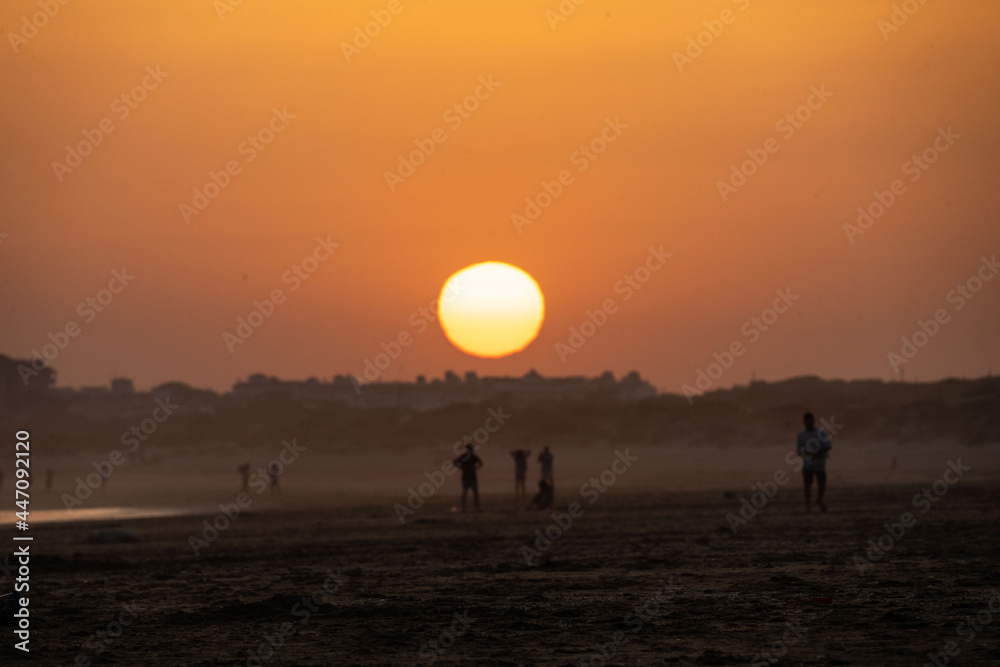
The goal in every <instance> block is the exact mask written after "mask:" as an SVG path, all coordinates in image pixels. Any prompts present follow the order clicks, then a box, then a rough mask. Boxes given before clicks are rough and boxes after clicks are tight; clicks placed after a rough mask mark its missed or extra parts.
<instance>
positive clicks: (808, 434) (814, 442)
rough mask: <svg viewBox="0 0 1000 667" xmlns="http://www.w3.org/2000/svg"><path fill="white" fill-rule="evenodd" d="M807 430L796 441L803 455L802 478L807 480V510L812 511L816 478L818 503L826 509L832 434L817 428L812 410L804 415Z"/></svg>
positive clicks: (796, 446) (797, 447)
mask: <svg viewBox="0 0 1000 667" xmlns="http://www.w3.org/2000/svg"><path fill="white" fill-rule="evenodd" d="M802 421H803V423H804V424H805V427H806V430H804V431H802V432H801V433H799V436H798V438H797V439H796V442H795V451H796V452H798V454H799V456H801V457H802V480H803V481H804V482H805V494H806V511H807V512H811V511H812V498H811V496H812V483H813V477H815V478H816V485H817V487H818V489H817V490H818V493H817V494H816V504H817V505H819V508H820V510H822V511H824V512H825V511H826V505H825V504H824V503H823V494H824V493H826V459H827V457H828V456H829V455H830V448H831V447H832V445H831V444H830V436H828V435H827V434H826V431H824V430H823V429H821V428H816V418H815V417H813V414H812V413H811V412H807V413H805V415H803V416H802Z"/></svg>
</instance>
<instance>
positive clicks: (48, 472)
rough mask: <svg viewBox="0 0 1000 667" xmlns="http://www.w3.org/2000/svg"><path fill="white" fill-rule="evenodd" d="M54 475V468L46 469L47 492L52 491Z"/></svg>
mask: <svg viewBox="0 0 1000 667" xmlns="http://www.w3.org/2000/svg"><path fill="white" fill-rule="evenodd" d="M53 475H54V473H53V472H52V468H46V469H45V491H46V492H48V491H51V490H52V477H53Z"/></svg>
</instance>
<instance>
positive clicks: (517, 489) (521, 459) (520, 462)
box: [510, 449, 531, 498]
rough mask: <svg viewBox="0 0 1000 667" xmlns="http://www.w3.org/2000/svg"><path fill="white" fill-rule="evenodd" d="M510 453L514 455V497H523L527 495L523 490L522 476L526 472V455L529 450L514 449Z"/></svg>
mask: <svg viewBox="0 0 1000 667" xmlns="http://www.w3.org/2000/svg"><path fill="white" fill-rule="evenodd" d="M510 455H511V456H513V457H514V498H524V497H525V496H526V495H528V492H527V491H525V490H524V476H525V475H526V474H528V457H529V456H531V452H529V451H528V450H527V449H515V450H514V451H512V452H511V453H510Z"/></svg>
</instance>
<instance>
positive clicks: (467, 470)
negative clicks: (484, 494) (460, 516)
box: [453, 443, 483, 512]
mask: <svg viewBox="0 0 1000 667" xmlns="http://www.w3.org/2000/svg"><path fill="white" fill-rule="evenodd" d="M453 463H454V464H455V465H456V466H458V467H459V468H461V469H462V511H463V512H464V511H465V496H466V495H467V494H468V493H469V490H470V489H471V490H472V495H473V497H474V498H475V500H476V511H477V512H479V511H481V510H480V509H479V480H478V479H477V477H476V470H478V469H479V468H482V467H483V461H482V459H480V458H479V457H478V456H476V452H475V450H474V449H473V447H472V443H469V444H467V445H466V446H465V453H464V454H462V455H461V456H459V457H458V458H457V459H455V460H454V461H453Z"/></svg>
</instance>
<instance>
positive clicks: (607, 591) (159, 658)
mask: <svg viewBox="0 0 1000 667" xmlns="http://www.w3.org/2000/svg"><path fill="white" fill-rule="evenodd" d="M799 484H801V482H800V481H799V480H798V479H793V481H792V484H791V485H790V486H789V487H787V488H786V489H782V490H781V492H780V493H778V494H777V495H776V497H775V498H773V499H772V500H771V501H769V503H768V504H767V506H766V507H764V509H762V510H761V511H760V512H759V513H758V514H757V515H756V516H754V517H753V518H751V519H750V520H749V521H748V523H747V524H746V525H745V526H741V527H740V529H739V531H738V534H737V535H735V536H734V534H733V532H732V530H731V529H730V528H729V525H728V523H727V521H726V514H727V513H734V514H735V513H737V512H738V511H739V505H740V503H739V500H738V499H726V498H724V497H723V496H722V493H721V492H685V493H674V494H649V493H647V494H641V493H636V492H630V491H628V490H627V489H616V488H610V489H608V491H607V492H605V493H603V494H602V495H600V496H599V497H598V498H597V499H596V501H595V502H594V503H593V504H592V505H590V504H588V502H587V501H588V499H587V498H586V497H580V496H577V495H576V490H575V489H574V490H573V491H572V492H570V491H568V490H567V493H566V494H565V497H560V498H558V499H557V500H558V501H560V511H564V510H565V508H566V504H567V503H568V502H570V501H572V500H578V501H582V509H583V513H582V515H579V516H577V517H576V518H575V519H573V523H572V525H571V526H569V527H568V528H566V529H565V530H564V531H563V532H562V534H561V535H560V536H559V537H558V539H556V540H555V541H554V542H553V543H552V544H551V546H550V547H549V548H548V549H547V550H546V551H545V552H544V553H543V554H541V555H540V556H539V557H536V558H533V561H534V563H535V564H534V565H528V564H527V563H526V561H525V557H524V555H523V553H522V547H537V546H539V545H536V544H534V543H535V540H536V537H537V535H536V534H535V531H536V530H540V531H543V532H544V531H545V530H546V528H547V527H550V526H551V525H552V523H553V520H552V519H551V517H550V516H549V515H548V514H543V513H526V512H523V511H520V512H519V511H516V510H514V509H513V503H512V502H511V500H510V499H509V498H506V497H504V498H501V497H488V496H486V497H484V505H485V509H486V511H484V512H483V513H481V514H474V513H470V514H462V513H461V512H452V511H451V506H452V504H453V503H454V501H455V498H454V497H452V495H449V496H448V497H447V498H445V497H443V496H442V497H441V498H432V499H431V500H430V501H428V504H427V505H426V506H424V507H422V508H421V509H420V510H418V511H417V512H416V514H415V515H414V516H412V517H410V518H409V520H408V522H407V523H406V525H403V526H400V525H399V522H398V521H397V520H396V518H395V517H394V516H393V514H392V511H391V507H392V504H393V503H394V502H396V501H397V500H398V498H392V499H387V500H386V501H385V502H384V503H370V504H365V505H362V506H354V507H343V506H342V507H337V508H313V509H297V510H294V511H290V510H285V511H282V510H274V511H259V510H258V511H256V512H255V513H251V514H247V513H244V514H243V515H241V516H240V517H239V518H237V519H236V520H235V521H233V522H232V523H231V525H230V527H229V528H228V529H227V530H224V531H222V532H221V533H220V534H219V536H218V537H217V538H216V539H215V540H214V541H213V542H211V544H209V545H208V546H207V547H203V548H202V550H201V555H200V556H195V555H194V553H193V550H192V548H191V546H190V545H189V536H190V535H191V534H192V533H198V534H201V533H202V531H203V528H204V525H203V524H202V521H203V520H204V519H209V520H211V519H212V517H210V516H185V517H167V518H147V519H125V520H121V521H116V522H87V523H82V522H79V523H74V524H46V525H38V526H36V527H34V528H33V529H32V532H33V534H34V536H35V541H34V542H33V543H32V554H33V556H32V575H31V576H32V579H31V619H32V638H31V648H32V651H31V661H32V662H33V663H34V664H44V665H49V664H74V660H76V659H77V658H78V657H79V656H83V658H80V661H79V662H78V663H76V664H88V663H87V660H89V661H91V662H90V664H127V665H142V664H149V665H152V664H160V665H162V664H192V665H245V664H251V665H256V664H274V665H345V664H369V665H373V664H400V665H402V664H434V663H435V662H436V663H438V664H448V665H451V664H460V665H471V664H484V665H489V664H496V665H519V664H561V665H569V664H574V665H575V664H594V665H600V664H603V663H602V659H606V660H607V663H608V664H624V665H636V664H644V665H651V664H669V665H724V664H751V663H753V662H756V664H761V665H764V664H772V663H771V662H770V661H769V660H768V657H771V658H773V659H775V660H776V661H777V663H778V664H787V665H794V664H816V665H820V664H843V665H858V664H869V665H877V664H888V665H922V664H924V663H925V662H927V652H928V651H933V652H939V651H942V650H944V648H945V646H946V644H947V643H948V642H950V641H954V642H956V648H957V649H958V650H959V651H960V653H959V654H958V655H957V656H955V657H952V658H951V659H950V660H951V664H978V665H983V664H993V665H996V664H1000V645H998V641H997V640H998V637H1000V614H993V617H995V618H991V620H990V622H989V623H987V624H985V625H980V626H978V627H979V628H980V630H979V631H972V630H970V629H969V628H970V626H964V627H965V632H964V634H960V632H961V628H960V627H959V624H960V623H962V621H963V619H965V618H966V617H968V616H973V617H974V616H975V615H976V613H977V612H978V611H981V610H985V609H988V605H989V603H990V599H991V597H993V598H994V600H993V606H994V609H997V608H998V607H1000V598H998V597H996V593H995V591H996V589H998V588H1000V581H998V577H997V572H998V570H1000V568H998V564H1000V559H998V557H997V555H996V554H997V553H1000V531H998V530H997V526H998V525H1000V511H998V509H997V505H996V499H997V497H998V493H997V492H998V491H1000V485H998V484H997V483H996V482H987V481H985V480H975V479H967V480H963V481H961V482H959V483H958V484H956V485H955V486H952V487H950V488H949V489H948V492H947V493H946V494H945V495H944V496H943V497H941V498H940V499H939V500H938V501H937V502H936V503H934V504H933V506H932V507H931V508H930V509H929V511H928V512H927V513H926V514H921V513H920V509H919V508H915V507H914V505H913V503H912V497H913V495H914V493H917V492H919V491H920V486H919V485H914V484H903V485H897V486H881V487H874V488H862V487H848V488H833V489H831V491H830V492H829V494H828V505H829V508H830V511H829V512H828V513H826V514H820V513H813V514H806V513H805V512H804V509H803V508H802V507H801V496H800V488H801V487H800V486H799ZM571 493H572V495H573V496H574V497H573V498H571V497H569V496H570V494H571ZM251 509H254V508H251ZM907 511H910V512H913V513H914V514H915V516H916V525H914V526H912V527H910V528H907V529H906V531H905V534H903V535H902V537H900V538H899V539H898V541H895V544H894V545H893V546H892V547H891V549H889V551H888V552H887V553H886V555H885V556H884V557H883V558H882V559H881V560H880V561H878V562H876V563H871V564H870V566H867V567H866V568H865V569H866V572H865V573H864V574H863V575H862V574H859V572H858V568H857V566H856V564H855V562H854V560H853V559H854V557H855V556H864V552H865V545H866V543H867V541H868V540H869V539H873V540H876V541H877V540H878V539H879V538H880V536H882V535H884V532H885V529H884V528H883V524H884V523H885V522H890V523H892V522H897V521H899V520H900V516H901V514H902V513H903V512H907ZM578 514H579V513H578ZM563 521H564V522H565V517H563ZM219 523H220V524H222V523H224V522H223V521H221V520H219ZM102 526H117V527H123V528H127V529H129V530H131V531H133V532H134V533H136V534H137V535H138V536H139V537H140V538H141V539H142V541H141V542H139V543H130V544H118V545H103V544H84V543H82V538H83V536H84V534H85V533H86V532H87V531H89V530H93V529H95V528H98V527H102ZM560 530H561V529H560ZM549 531H550V533H551V534H556V529H555V528H551V527H550V528H549ZM203 537H204V536H203ZM888 539H889V538H883V544H886V543H887V541H888ZM542 546H544V545H542ZM7 581H8V583H9V581H10V579H9V578H8V580H7ZM991 589H993V590H994V593H991V592H990V590H991ZM983 618H984V616H982V615H981V616H980V622H981V621H982V619H983ZM119 624H120V625H119ZM970 632H973V633H974V637H969V633H970ZM98 633H104V635H103V636H101V635H99V634H98ZM8 637H9V635H8ZM268 638H270V641H271V643H273V644H279V646H278V647H277V648H274V649H272V648H270V647H269V645H268ZM967 640H969V641H967ZM11 643H12V642H11V640H10V639H9V638H8V640H6V641H5V646H4V647H3V648H2V649H0V650H2V652H0V657H2V658H3V660H4V662H10V659H11V658H18V657H19V654H18V652H15V651H13V649H11V648H10V644H11ZM444 645H447V646H448V647H447V648H444ZM98 649H101V651H100V654H98ZM763 651H771V653H770V655H769V656H768V655H763V654H762V652H763ZM251 652H252V653H251ZM602 653H603V654H604V656H605V658H602V657H600V656H601V655H602ZM251 655H252V656H253V657H251ZM260 657H263V658H264V659H263V660H260ZM258 660H260V661H259V662H258Z"/></svg>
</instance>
